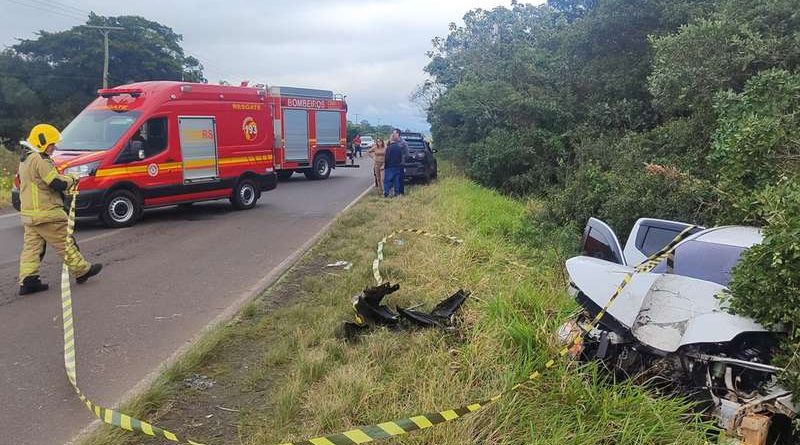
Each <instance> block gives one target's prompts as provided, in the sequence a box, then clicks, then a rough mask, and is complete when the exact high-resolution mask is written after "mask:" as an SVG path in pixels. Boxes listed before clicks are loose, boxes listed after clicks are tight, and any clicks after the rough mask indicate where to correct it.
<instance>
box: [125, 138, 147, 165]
mask: <svg viewBox="0 0 800 445" xmlns="http://www.w3.org/2000/svg"><path fill="white" fill-rule="evenodd" d="M128 153H129V157H130V159H138V160H140V161H141V160H142V159H144V158H145V153H144V142H142V141H131V144H130V145H129V146H128Z"/></svg>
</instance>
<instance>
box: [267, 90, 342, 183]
mask: <svg viewBox="0 0 800 445" xmlns="http://www.w3.org/2000/svg"><path fill="white" fill-rule="evenodd" d="M269 98H270V104H271V107H272V109H273V110H274V112H273V119H274V122H273V123H274V125H273V130H274V133H275V134H274V140H275V145H274V149H275V152H274V153H275V158H274V159H275V170H276V171H277V172H278V177H279V178H281V179H288V178H289V177H291V176H292V174H293V173H294V172H302V173H304V174H305V175H306V177H307V178H308V179H327V178H328V176H330V174H331V170H332V169H334V168H336V166H344V165H346V163H347V146H346V143H347V140H346V137H347V130H346V129H347V103H346V102H345V101H344V97H342V96H341V95H335V94H333V92H332V91H327V90H316V89H310V88H295V87H279V86H276V87H271V88H270V89H269Z"/></svg>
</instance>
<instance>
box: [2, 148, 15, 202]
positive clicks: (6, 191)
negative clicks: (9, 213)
mask: <svg viewBox="0 0 800 445" xmlns="http://www.w3.org/2000/svg"><path fill="white" fill-rule="evenodd" d="M18 166H19V156H17V155H16V154H15V153H12V152H11V151H9V150H8V149H6V148H5V147H4V146H3V145H0V209H2V208H4V207H8V206H10V205H11V186H12V183H13V180H14V173H15V172H16V171H17V167H18Z"/></svg>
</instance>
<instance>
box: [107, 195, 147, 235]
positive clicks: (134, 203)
mask: <svg viewBox="0 0 800 445" xmlns="http://www.w3.org/2000/svg"><path fill="white" fill-rule="evenodd" d="M141 215H142V205H141V202H140V200H139V197H137V196H136V194H135V193H133V192H131V191H130V190H115V191H113V192H111V194H109V195H108V197H107V198H106V203H105V205H104V206H103V211H102V212H101V213H100V219H101V220H102V221H103V223H104V224H105V225H106V226H108V227H112V228H118V227H130V226H132V225H134V224H136V221H137V220H138V219H139V217H140V216H141Z"/></svg>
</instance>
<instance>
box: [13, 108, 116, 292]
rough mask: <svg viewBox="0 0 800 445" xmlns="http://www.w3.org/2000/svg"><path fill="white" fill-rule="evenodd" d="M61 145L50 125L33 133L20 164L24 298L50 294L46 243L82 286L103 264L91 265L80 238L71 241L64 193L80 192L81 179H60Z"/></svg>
mask: <svg viewBox="0 0 800 445" xmlns="http://www.w3.org/2000/svg"><path fill="white" fill-rule="evenodd" d="M59 141H61V133H59V131H58V130H57V129H56V128H55V127H53V126H52V125H48V124H39V125H37V126H35V127H33V129H32V130H31V133H30V135H29V136H28V140H27V141H23V142H22V145H23V146H24V147H25V148H26V151H25V153H24V154H23V156H22V158H21V159H20V164H19V198H20V215H21V216H22V226H23V228H24V234H23V245H22V252H21V253H20V259H19V294H20V295H26V294H32V293H34V292H41V291H44V290H47V289H48V287H49V286H48V285H46V284H44V283H42V281H41V279H40V278H39V265H40V263H41V261H42V257H43V256H44V252H45V247H46V245H47V244H49V245H51V246H52V247H54V248H55V250H56V252H57V253H58V256H60V257H61V260H62V261H64V263H65V264H66V265H67V268H68V269H69V271H70V273H72V275H73V276H75V277H77V278H76V281H77V282H78V284H83V283H85V282H86V280H88V279H89V277H91V276H94V275H97V274H98V273H100V270H101V269H102V268H103V266H102V265H101V264H90V263H89V262H88V261H86V259H85V258H84V257H83V255H82V254H81V253H80V251H78V246H77V245H76V244H75V238H73V237H67V213H66V212H65V211H64V199H63V195H62V193H64V192H66V193H76V192H75V190H76V187H77V184H78V178H76V177H73V176H67V175H61V174H59V173H58V170H56V167H55V164H54V163H53V160H52V159H50V155H52V154H53V151H54V150H55V148H56V144H57V143H58V142H59Z"/></svg>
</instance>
